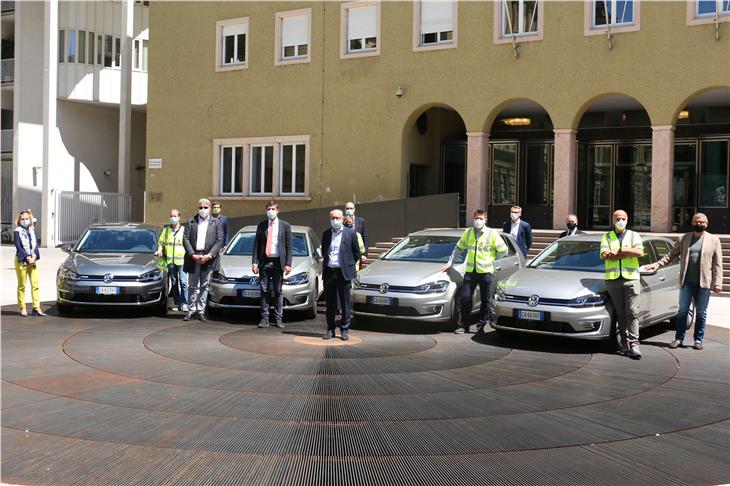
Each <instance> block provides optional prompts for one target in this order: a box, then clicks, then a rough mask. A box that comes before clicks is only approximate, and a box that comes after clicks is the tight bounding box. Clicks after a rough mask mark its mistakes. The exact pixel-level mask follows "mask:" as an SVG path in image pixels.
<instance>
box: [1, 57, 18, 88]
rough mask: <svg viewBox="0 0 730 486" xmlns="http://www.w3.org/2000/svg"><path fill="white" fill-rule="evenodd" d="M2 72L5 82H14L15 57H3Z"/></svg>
mask: <svg viewBox="0 0 730 486" xmlns="http://www.w3.org/2000/svg"><path fill="white" fill-rule="evenodd" d="M0 72H2V82H3V83H12V82H13V80H14V79H15V59H3V60H2V66H1V67H0Z"/></svg>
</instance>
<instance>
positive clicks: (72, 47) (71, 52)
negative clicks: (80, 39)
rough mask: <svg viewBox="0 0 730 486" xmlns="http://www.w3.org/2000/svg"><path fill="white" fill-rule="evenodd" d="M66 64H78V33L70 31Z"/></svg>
mask: <svg viewBox="0 0 730 486" xmlns="http://www.w3.org/2000/svg"><path fill="white" fill-rule="evenodd" d="M66 62H76V31H75V30H69V31H68V48H67V51H66Z"/></svg>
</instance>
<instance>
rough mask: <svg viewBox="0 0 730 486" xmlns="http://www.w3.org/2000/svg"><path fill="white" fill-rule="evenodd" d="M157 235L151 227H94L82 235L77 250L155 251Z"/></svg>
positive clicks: (103, 251) (96, 251)
mask: <svg viewBox="0 0 730 486" xmlns="http://www.w3.org/2000/svg"><path fill="white" fill-rule="evenodd" d="M156 250H157V235H155V232H154V231H153V230H151V229H137V228H135V229H129V228H120V229H116V228H92V229H88V230H86V232H85V233H84V234H83V235H82V236H81V239H80V240H79V242H78V244H77V245H76V251H78V252H83V253H154V252H155V251H156Z"/></svg>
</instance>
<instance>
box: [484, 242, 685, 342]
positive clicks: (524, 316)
mask: <svg viewBox="0 0 730 486" xmlns="http://www.w3.org/2000/svg"><path fill="white" fill-rule="evenodd" d="M601 236H602V235H601V234H583V235H575V236H571V237H568V238H562V239H560V240H558V241H556V242H554V243H552V244H551V245H550V246H548V247H547V248H545V249H544V250H543V251H542V252H540V253H539V254H538V255H537V256H536V257H535V258H534V259H533V260H531V261H530V263H528V264H527V266H526V267H525V268H523V269H521V270H519V271H518V272H515V273H514V274H513V275H512V276H511V277H510V278H508V279H504V280H502V281H500V282H499V284H498V286H497V290H496V294H495V298H494V300H493V301H492V304H491V306H492V313H491V315H492V322H491V323H490V324H491V326H492V327H493V328H494V329H496V330H498V331H514V332H520V333H529V334H543V335H553V336H564V337H569V338H576V339H593V340H600V339H610V340H612V342H616V341H617V323H616V319H615V313H614V310H613V304H612V303H611V301H610V299H609V298H608V295H607V293H606V283H605V279H604V273H605V272H604V268H605V265H604V261H603V260H601V259H600V256H599V249H600V245H601ZM643 242H644V256H643V257H642V258H640V259H639V264H640V265H642V266H643V265H646V264H649V263H652V262H655V261H657V260H659V259H660V258H661V257H663V256H664V255H666V254H667V253H668V252H669V251H670V249H671V248H672V247H673V246H674V242H672V241H671V240H669V239H668V238H664V237H660V236H644V237H643ZM640 274H641V295H640V297H639V325H640V327H642V328H643V327H646V326H650V325H652V324H656V323H658V322H661V321H664V320H666V319H669V318H673V317H675V316H676V315H677V311H678V309H679V264H678V263H677V262H675V263H674V264H672V265H667V266H665V267H663V268H661V269H660V270H658V271H657V272H654V273H650V272H647V271H645V270H643V268H640ZM690 325H691V321H690Z"/></svg>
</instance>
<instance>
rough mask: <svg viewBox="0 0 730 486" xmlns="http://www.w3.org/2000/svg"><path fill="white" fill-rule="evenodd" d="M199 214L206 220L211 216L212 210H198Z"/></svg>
mask: <svg viewBox="0 0 730 486" xmlns="http://www.w3.org/2000/svg"><path fill="white" fill-rule="evenodd" d="M198 214H199V215H200V217H201V218H203V219H205V218H207V217H208V215H209V214H210V209H198Z"/></svg>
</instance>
